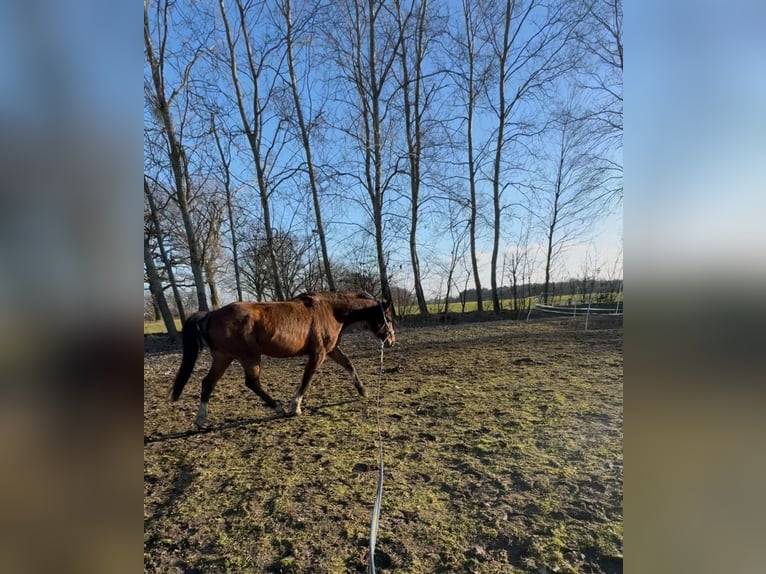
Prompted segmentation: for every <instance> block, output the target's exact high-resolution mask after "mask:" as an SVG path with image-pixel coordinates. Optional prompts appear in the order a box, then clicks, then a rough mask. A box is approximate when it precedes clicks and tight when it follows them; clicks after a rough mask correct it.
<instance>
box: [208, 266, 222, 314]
mask: <svg viewBox="0 0 766 574" xmlns="http://www.w3.org/2000/svg"><path fill="white" fill-rule="evenodd" d="M205 277H206V278H207V286H208V288H209V289H210V305H211V306H212V307H213V309H217V308H218V307H220V306H221V298H220V296H219V295H218V286H217V285H216V283H215V269H214V268H213V263H212V261H211V260H210V259H205Z"/></svg>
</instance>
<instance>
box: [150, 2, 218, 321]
mask: <svg viewBox="0 0 766 574" xmlns="http://www.w3.org/2000/svg"><path fill="white" fill-rule="evenodd" d="M147 10H148V6H147V0H144V47H145V48H146V57H147V59H148V60H149V66H150V67H151V70H152V82H153V84H154V94H153V95H154V96H155V97H156V100H157V111H158V112H159V113H160V116H161V117H162V123H163V126H164V129H165V137H167V141H168V147H169V150H170V154H169V155H170V158H169V159H170V166H171V169H172V171H173V178H174V180H175V185H176V200H177V202H178V208H179V210H180V212H181V219H182V221H183V227H184V232H185V233H186V240H187V244H188V247H189V260H190V261H189V264H190V267H191V271H192V276H193V277H194V286H195V289H196V292H197V303H198V305H199V308H200V310H204V311H206V310H207V309H208V306H207V296H206V295H205V279H204V276H203V271H202V258H201V257H200V249H199V244H198V241H197V236H196V233H195V232H194V226H193V225H192V220H191V215H190V206H189V189H188V188H187V185H186V184H187V182H188V179H187V176H188V172H187V168H188V165H187V162H186V154H185V152H184V150H183V147H182V146H181V144H180V142H179V141H178V138H177V137H176V132H175V126H174V124H173V119H172V118H171V116H170V102H169V101H167V97H166V95H165V80H164V72H163V70H162V66H161V65H160V62H161V61H163V57H162V56H163V55H162V54H160V55H159V60H158V57H157V56H156V55H155V53H154V47H153V46H152V38H151V32H150V29H149V14H148V11H147ZM165 10H166V11H167V3H166V4H165ZM165 22H167V19H165ZM165 32H166V31H165ZM162 46H163V47H164V41H163V42H162Z"/></svg>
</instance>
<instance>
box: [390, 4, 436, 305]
mask: <svg viewBox="0 0 766 574" xmlns="http://www.w3.org/2000/svg"><path fill="white" fill-rule="evenodd" d="M401 4H402V3H401V1H400V0H395V1H394V6H395V8H396V19H397V24H398V26H399V35H400V41H399V44H400V47H399V56H400V58H399V59H400V63H401V74H402V77H401V93H402V97H403V99H404V127H405V134H406V137H407V159H408V163H409V182H410V204H411V209H410V233H409V245H410V261H411V263H412V274H413V279H414V289H415V298H416V300H417V303H418V310H419V312H420V314H421V315H428V306H427V305H426V298H425V295H424V294H423V285H422V282H421V276H420V259H419V258H418V249H417V245H418V244H417V231H418V216H419V212H420V207H421V206H420V202H421V196H420V185H421V159H422V152H423V146H424V141H423V137H424V130H425V126H424V117H425V112H426V109H427V107H428V104H429V101H428V100H429V94H430V93H431V92H426V91H425V86H424V77H423V76H424V73H423V65H424V61H425V56H426V50H427V46H428V41H429V38H428V37H427V35H426V30H427V28H426V18H427V17H428V13H429V12H428V0H421V1H420V3H419V5H418V3H417V2H413V3H412V5H411V6H410V9H409V10H408V12H407V13H406V14H403V13H402V5H401ZM411 20H414V31H413V32H412V35H413V38H412V42H413V43H414V46H412V48H413V49H412V51H411V52H410V49H409V48H410V41H409V35H410V31H409V27H410V24H409V22H410V21H411Z"/></svg>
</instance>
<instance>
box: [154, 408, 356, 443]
mask: <svg viewBox="0 0 766 574" xmlns="http://www.w3.org/2000/svg"><path fill="white" fill-rule="evenodd" d="M356 402H359V399H358V398H353V399H345V400H342V401H336V402H334V403H326V404H323V405H317V406H316V407H313V408H311V409H310V411H309V414H308V415H307V416H311V415H312V414H314V413H316V414H321V413H322V411H325V410H327V409H330V408H333V407H339V406H343V405H347V404H350V403H356ZM293 418H295V417H291V416H285V415H278V414H271V415H268V416H265V417H258V418H246V419H237V420H232V421H225V422H223V423H221V424H217V425H210V426H205V427H203V428H201V429H199V430H195V429H189V430H186V431H180V432H173V433H165V434H157V435H152V436H145V437H144V444H145V445H146V444H151V443H155V442H164V441H169V440H176V439H183V438H188V437H191V436H196V435H202V434H209V433H214V432H220V431H224V430H230V429H237V428H242V427H247V426H251V425H256V424H264V423H271V422H279V421H285V422H286V421H290V420H291V419H293Z"/></svg>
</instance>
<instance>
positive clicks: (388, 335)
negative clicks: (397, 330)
mask: <svg viewBox="0 0 766 574" xmlns="http://www.w3.org/2000/svg"><path fill="white" fill-rule="evenodd" d="M378 305H380V312H381V313H383V326H384V327H385V328H386V338H385V339H382V340H381V341H380V348H381V349H382V348H383V347H384V346H385V345H386V342H387V341H388V340H389V339H390V338H391V336H392V335H393V331H392V329H391V324H390V323H389V322H388V317H386V310H385V309H384V308H383V302H382V301H378ZM378 332H380V329H378Z"/></svg>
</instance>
